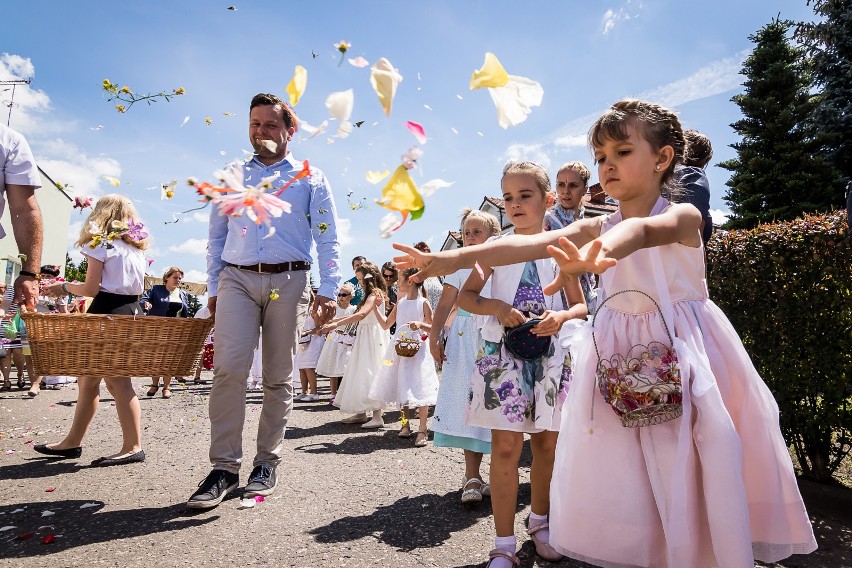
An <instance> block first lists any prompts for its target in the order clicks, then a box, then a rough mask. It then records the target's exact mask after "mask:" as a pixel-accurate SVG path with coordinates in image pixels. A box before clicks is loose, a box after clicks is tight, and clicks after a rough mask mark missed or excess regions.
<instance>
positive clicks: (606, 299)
mask: <svg viewBox="0 0 852 568" xmlns="http://www.w3.org/2000/svg"><path fill="white" fill-rule="evenodd" d="M628 292H635V293H637V294H642V295H643V296H645V297H646V298H648V299H649V300H651V302H653V303H654V306H655V307H656V308H657V311H658V312H659V313H660V316H661V317H662V319H663V328H664V329H665V330H666V335H667V336H668V337H669V343H671V345H672V347H674V339H672V334H671V331H670V330H669V324H668V322H667V321H666V317H665V316H664V315H663V310H662V308H660V304H658V303H657V301H656V300H655V299H654V298H652V297H651V295H650V294H648V293H647V292H643V291H642V290H634V289H630V290H621V291H619V292H616V293H615V294H612V295H611V296H607V297H606V298H605V299H604V301H603V302H601V303H600V304H598V307H597V308H595V313H594V315H593V316H592V343H593V344H594V346H595V355H597V357H598V359H600V358H601V353H600V349H598V341H597V339H596V338H595V322H596V321H597V319H598V312H600V311H601V308H603V307H604V305H605V304H606V303H607V302H608V301H610V300H611V299H612V298H615V297H616V296H620V295H621V294H626V293H628Z"/></svg>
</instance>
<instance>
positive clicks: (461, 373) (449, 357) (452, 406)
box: [429, 209, 500, 503]
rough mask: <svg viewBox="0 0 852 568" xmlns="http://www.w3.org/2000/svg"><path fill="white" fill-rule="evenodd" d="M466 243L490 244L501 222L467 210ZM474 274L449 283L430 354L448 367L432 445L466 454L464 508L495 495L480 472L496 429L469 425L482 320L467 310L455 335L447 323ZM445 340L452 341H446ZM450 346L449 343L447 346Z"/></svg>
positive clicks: (461, 275) (449, 279) (454, 327)
mask: <svg viewBox="0 0 852 568" xmlns="http://www.w3.org/2000/svg"><path fill="white" fill-rule="evenodd" d="M461 229H462V239H463V244H464V246H473V245H478V244H482V243H484V242H485V241H486V240H487V239H488V238H490V237H493V236H495V235H498V234H499V233H500V224H499V222H498V221H497V218H496V217H494V215H491V214H490V213H485V212H483V211H479V210H471V209H466V210H465V211H464V213H463V214H462V227H461ZM470 273H471V269H469V268H464V269H462V270H459V271H457V272H454V273H453V274H450V275H448V276H447V277H446V278H444V291H443V293H442V294H441V300H440V301H439V302H438V307H437V308H436V309H435V316H434V318H433V321H432V327H433V329H434V330H443V331H444V332H446V334H445V335H444V333H438V332H437V331H434V332H433V333H430V334H429V350H430V351H431V352H432V356H433V357H434V358H435V360H436V361H438V364H439V365H442V370H441V383H440V387H439V388H438V402H437V403H436V404H435V413H434V415H433V417H432V430H433V432H434V433H435V438H434V440H433V441H432V443H433V444H434V445H436V446H441V447H445V448H460V449H462V450H464V469H465V471H464V477H463V478H462V489H461V501H462V503H477V502H480V501H482V497H483V495H486V496H487V495H490V489H489V486H488V484H487V483H485V481H483V479H482V475H481V474H480V472H479V468H480V465H481V464H482V455H483V454H490V453H491V430H490V429H488V428H480V427H478V426H468V425H466V424H465V423H464V417H465V414H466V413H467V394H468V392H469V391H470V375H471V374H472V373H473V365H474V362H475V360H476V351H477V350H478V349H479V340H480V337H479V328H478V327H477V326H476V318H475V317H474V316H473V314H471V313H470V312H468V311H467V310H461V309H458V310H456V316H455V318H454V319H453V323H452V325H451V326H450V328H449V330H447V329H446V328H445V325H446V321H447V319H448V316H449V314H450V312H451V311H452V308H453V307H454V306H455V304H456V300H457V298H458V295H459V290H461V288H462V285H464V283H465V281H467V277H468V276H469V275H470ZM490 290H491V285H490V283H486V287H485V288H483V290H482V292H480V295H483V296H488V295H489V294H490ZM442 335H444V337H446V339H445V340H443V339H442V337H441V336H442ZM445 341H446V344H445Z"/></svg>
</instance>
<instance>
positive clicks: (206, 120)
mask: <svg viewBox="0 0 852 568" xmlns="http://www.w3.org/2000/svg"><path fill="white" fill-rule="evenodd" d="M204 124H206V125H207V126H210V125H211V124H213V119H212V118H210V117H209V116H206V117H204Z"/></svg>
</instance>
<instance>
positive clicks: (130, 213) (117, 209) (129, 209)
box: [76, 193, 148, 250]
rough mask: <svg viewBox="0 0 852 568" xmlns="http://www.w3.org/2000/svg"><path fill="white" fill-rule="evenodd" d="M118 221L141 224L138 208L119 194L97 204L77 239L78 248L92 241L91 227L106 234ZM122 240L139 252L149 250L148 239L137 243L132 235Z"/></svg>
mask: <svg viewBox="0 0 852 568" xmlns="http://www.w3.org/2000/svg"><path fill="white" fill-rule="evenodd" d="M116 221H117V222H119V223H127V224H129V223H130V222H131V221H133V222H139V213H137V212H136V207H134V206H133V202H132V201H130V200H129V199H128V198H126V197H124V196H123V195H119V194H117V193H109V194H107V195H104V196H103V197H101V198H100V199H98V202H97V203H95V208H94V209H93V210H92V212H91V213H90V214H89V217H88V219H86V222H85V223H83V229H82V230H81V231H80V238H79V239H77V243H76V244H77V246H78V247H84V246H86V245H88V244H89V243H90V242H91V241H92V237H94V234H93V233H91V232H90V231H89V227H90V226H91V225H95V226H96V227H98V229H99V230H100V231H101V232H103V233H106V232H108V231H109V230H110V229H111V228H112V224H113V222H116ZM121 240H123V241H124V242H125V243H127V244H129V245H133V246H135V247H136V248H138V249H139V250H145V249H147V248H148V237H145V238H144V239H141V240H138V241H136V240H133V239H131V238H130V235H127V234H124V235H122V236H121Z"/></svg>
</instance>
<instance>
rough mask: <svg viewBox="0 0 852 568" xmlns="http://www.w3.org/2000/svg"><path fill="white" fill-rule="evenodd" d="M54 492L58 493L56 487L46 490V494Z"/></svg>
mask: <svg viewBox="0 0 852 568" xmlns="http://www.w3.org/2000/svg"><path fill="white" fill-rule="evenodd" d="M54 491H56V487H48V488H47V489H45V490H44V492H45V493H53V492H54Z"/></svg>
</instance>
